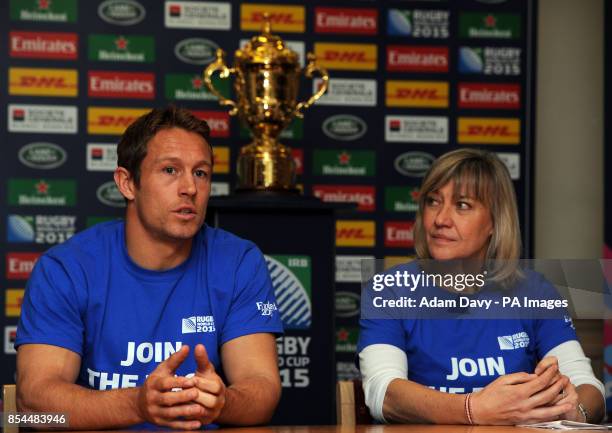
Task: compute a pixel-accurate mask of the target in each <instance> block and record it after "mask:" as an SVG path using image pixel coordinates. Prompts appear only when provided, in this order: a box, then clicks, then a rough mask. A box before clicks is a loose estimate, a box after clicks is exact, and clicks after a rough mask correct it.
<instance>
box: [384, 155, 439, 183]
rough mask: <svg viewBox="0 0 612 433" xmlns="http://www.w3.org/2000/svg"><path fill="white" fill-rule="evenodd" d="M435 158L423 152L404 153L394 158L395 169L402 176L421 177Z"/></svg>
mask: <svg viewBox="0 0 612 433" xmlns="http://www.w3.org/2000/svg"><path fill="white" fill-rule="evenodd" d="M435 159H436V158H435V157H434V156H433V155H432V154H430V153H425V152H406V153H402V154H401V155H399V156H398V157H397V158H395V162H394V163H393V165H394V166H395V169H396V170H397V171H398V172H399V173H400V174H403V175H404V176H411V177H423V176H425V174H426V173H427V171H428V170H429V168H430V167H431V164H432V163H433V162H434V160H435Z"/></svg>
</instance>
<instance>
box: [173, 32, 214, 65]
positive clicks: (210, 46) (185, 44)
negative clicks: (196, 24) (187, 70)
mask: <svg viewBox="0 0 612 433" xmlns="http://www.w3.org/2000/svg"><path fill="white" fill-rule="evenodd" d="M218 48H219V45H217V44H216V43H214V42H213V41H211V40H208V39H203V38H189V39H184V40H182V41H180V42H179V43H178V44H176V47H175V48H174V54H175V55H176V57H178V59H179V60H181V61H182V62H185V63H189V64H192V65H205V64H207V63H211V62H212V61H214V60H215V57H216V52H217V49H218Z"/></svg>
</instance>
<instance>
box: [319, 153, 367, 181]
mask: <svg viewBox="0 0 612 433" xmlns="http://www.w3.org/2000/svg"><path fill="white" fill-rule="evenodd" d="M375 172H376V153H375V152H373V151H369V150H355V151H352V152H348V151H346V150H341V151H337V150H315V151H314V174H315V175H337V176H374V175H375Z"/></svg>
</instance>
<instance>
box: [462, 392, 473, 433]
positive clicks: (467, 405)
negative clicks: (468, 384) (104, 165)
mask: <svg viewBox="0 0 612 433" xmlns="http://www.w3.org/2000/svg"><path fill="white" fill-rule="evenodd" d="M471 399H472V393H471V392H470V393H468V394H466V395H465V400H464V409H465V418H466V419H467V422H468V424H469V425H474V418H473V417H472V401H471Z"/></svg>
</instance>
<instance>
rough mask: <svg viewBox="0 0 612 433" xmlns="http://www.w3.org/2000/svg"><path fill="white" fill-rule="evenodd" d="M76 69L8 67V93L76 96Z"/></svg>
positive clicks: (77, 88) (77, 87) (77, 89)
mask: <svg viewBox="0 0 612 433" xmlns="http://www.w3.org/2000/svg"><path fill="white" fill-rule="evenodd" d="M78 92H79V86H78V73H77V70H76V69H42V68H9V94H10V95H27V96H68V97H73V96H77V95H78Z"/></svg>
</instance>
